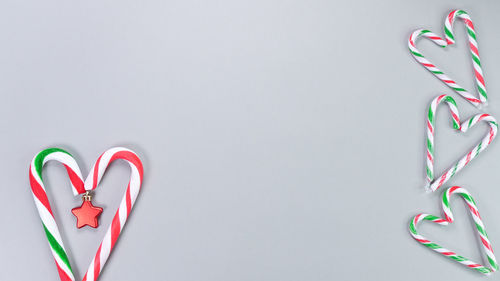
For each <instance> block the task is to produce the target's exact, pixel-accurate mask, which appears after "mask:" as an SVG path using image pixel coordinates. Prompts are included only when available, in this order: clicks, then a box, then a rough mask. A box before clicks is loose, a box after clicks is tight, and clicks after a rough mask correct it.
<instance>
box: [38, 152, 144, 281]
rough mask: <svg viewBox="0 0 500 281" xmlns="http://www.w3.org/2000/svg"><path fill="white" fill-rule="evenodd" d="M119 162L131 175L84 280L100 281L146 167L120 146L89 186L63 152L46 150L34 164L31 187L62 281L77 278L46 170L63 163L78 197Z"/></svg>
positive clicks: (104, 158)
mask: <svg viewBox="0 0 500 281" xmlns="http://www.w3.org/2000/svg"><path fill="white" fill-rule="evenodd" d="M117 159H123V160H125V161H127V162H128V163H129V165H130V167H131V176H130V181H129V184H128V187H127V189H126V191H125V195H124V196H123V198H122V201H121V203H120V206H119V208H118V210H117V212H116V214H115V216H114V218H113V220H112V222H111V225H110V226H109V228H108V230H107V232H106V234H105V236H104V238H103V240H102V242H101V244H100V246H99V248H98V250H97V253H96V255H95V257H94V258H93V260H92V262H91V264H90V266H89V269H88V271H87V273H86V274H85V276H84V278H83V280H84V281H90V280H93V281H96V280H97V278H98V276H99V274H100V273H101V271H102V269H103V267H104V265H105V263H106V261H107V259H108V257H109V255H110V253H111V251H112V250H113V247H114V245H115V243H116V241H117V240H118V237H119V235H120V233H121V231H122V229H123V227H124V225H125V222H126V221H127V218H128V216H129V215H130V212H131V210H132V207H133V206H134V203H135V201H136V199H137V195H138V194H139V191H140V188H141V184H142V178H143V166H142V163H141V161H140V159H139V157H138V156H137V155H136V154H135V153H134V152H133V151H131V150H129V149H126V148H121V147H117V148H112V149H109V150H107V151H106V152H104V153H103V154H102V155H101V156H100V157H99V158H98V160H97V162H96V163H95V165H94V167H93V168H92V170H91V172H90V174H89V176H88V177H87V179H86V180H85V183H84V182H83V180H82V176H81V172H80V169H79V167H78V164H77V163H76V161H75V160H74V158H73V157H72V156H71V155H70V154H69V153H68V152H66V151H64V150H62V149H58V148H50V149H46V150H43V151H42V152H40V153H38V154H37V155H36V156H35V157H34V158H33V161H32V162H31V166H30V184H31V189H32V192H33V197H34V199H35V204H36V206H37V209H38V212H39V214H40V218H41V219H42V223H43V226H44V229H45V233H46V235H47V239H48V240H49V245H50V248H51V251H52V255H53V256H54V259H55V261H56V265H57V269H58V272H59V276H60V279H61V280H62V281H74V280H75V277H74V274H73V271H72V269H71V265H70V262H69V259H68V256H67V253H66V250H65V248H64V245H63V241H62V238H61V235H60V233H59V229H58V227H57V224H56V222H55V218H54V215H53V213H52V209H51V207H50V203H49V200H48V198H47V194H46V192H45V187H44V185H43V181H42V167H43V165H44V164H45V163H46V162H48V161H50V160H57V161H59V162H61V163H62V164H63V165H64V166H65V167H66V170H67V171H68V175H69V177H70V181H71V186H72V189H73V193H74V194H75V195H78V194H84V193H85V192H86V191H90V190H93V189H95V188H96V187H97V185H98V184H99V182H100V181H101V179H102V177H103V175H104V172H105V171H106V168H107V167H108V165H109V164H110V163H111V162H113V161H115V160H117Z"/></svg>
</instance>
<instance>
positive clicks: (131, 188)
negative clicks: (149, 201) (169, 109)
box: [83, 147, 143, 281]
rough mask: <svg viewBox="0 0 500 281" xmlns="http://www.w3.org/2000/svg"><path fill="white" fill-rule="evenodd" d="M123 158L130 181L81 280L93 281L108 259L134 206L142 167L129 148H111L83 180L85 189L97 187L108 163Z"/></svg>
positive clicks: (141, 176)
mask: <svg viewBox="0 0 500 281" xmlns="http://www.w3.org/2000/svg"><path fill="white" fill-rule="evenodd" d="M117 159H123V160H125V161H127V162H128V164H129V165H130V168H131V175H130V181H129V184H128V187H127V190H126V192H125V195H124V196H123V198H122V201H121V203H120V207H119V208H118V210H117V212H116V214H115V216H114V218H113V221H112V222H111V225H110V226H109V228H108V230H107V232H106V234H105V235H104V238H103V240H102V242H101V244H100V245H99V248H98V250H97V253H96V255H95V257H94V258H93V259H92V262H91V263H90V266H89V269H88V270H87V273H86V274H85V277H84V278H83V281H95V280H97V277H99V274H100V273H101V271H102V269H103V267H104V264H105V263H106V261H107V260H108V257H109V254H110V253H111V251H112V250H113V247H114V245H115V243H116V241H117V240H118V236H119V235H120V233H121V231H122V229H123V227H124V225H125V222H126V221H127V218H128V216H129V214H130V211H131V210H132V207H133V206H134V203H135V200H136V198H137V195H138V194H139V191H140V189H141V184H142V178H143V167H142V163H141V160H140V159H139V157H138V156H137V155H136V154H135V153H134V152H133V151H131V150H128V149H126V148H121V147H117V148H112V149H109V150H108V151H106V152H104V153H103V154H102V155H101V156H100V157H99V159H97V162H96V163H95V164H94V166H93V168H92V169H91V171H90V174H89V175H88V177H87V179H86V180H85V189H87V190H92V189H95V188H96V187H97V185H98V184H99V182H100V181H101V179H102V177H103V175H104V172H105V171H106V169H107V168H108V165H109V164H110V163H111V162H113V161H115V160H117Z"/></svg>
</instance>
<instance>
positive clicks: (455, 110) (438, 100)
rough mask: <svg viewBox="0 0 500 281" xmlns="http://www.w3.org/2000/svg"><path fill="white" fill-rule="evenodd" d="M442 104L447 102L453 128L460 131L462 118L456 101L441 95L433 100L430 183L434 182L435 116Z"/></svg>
mask: <svg viewBox="0 0 500 281" xmlns="http://www.w3.org/2000/svg"><path fill="white" fill-rule="evenodd" d="M441 102H446V104H447V105H448V108H449V110H450V113H451V116H452V120H453V128H454V129H457V130H460V117H459V114H458V108H457V104H456V102H455V100H454V99H453V98H452V97H450V96H447V95H440V96H438V97H436V98H435V99H434V100H432V102H431V105H430V106H429V113H428V115H427V162H426V163H427V167H426V170H427V181H428V182H429V183H430V182H432V181H433V180H434V123H435V115H436V110H437V107H438V105H439V104H440V103H441Z"/></svg>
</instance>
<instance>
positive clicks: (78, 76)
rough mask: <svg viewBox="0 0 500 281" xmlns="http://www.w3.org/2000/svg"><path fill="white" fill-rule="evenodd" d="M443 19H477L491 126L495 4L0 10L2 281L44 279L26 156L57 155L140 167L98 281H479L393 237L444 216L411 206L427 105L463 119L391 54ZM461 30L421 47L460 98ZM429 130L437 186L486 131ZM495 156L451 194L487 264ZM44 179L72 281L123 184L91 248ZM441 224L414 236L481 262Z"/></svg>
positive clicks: (467, 69) (423, 203)
mask: <svg viewBox="0 0 500 281" xmlns="http://www.w3.org/2000/svg"><path fill="white" fill-rule="evenodd" d="M454 8H462V9H465V10H466V11H468V12H469V13H470V15H471V17H472V19H473V20H474V23H475V25H476V29H477V33H478V42H479V47H480V53H481V58H482V60H483V65H484V73H485V77H486V82H487V87H488V90H489V94H490V106H489V107H488V108H487V109H486V112H489V113H491V114H493V115H496V116H500V114H499V113H500V94H499V93H500V80H498V79H495V77H497V76H499V75H500V68H499V67H498V66H499V65H500V64H499V61H500V52H499V48H498V44H499V43H500V42H499V37H498V29H497V28H498V13H499V8H500V4H498V3H497V1H493V0H492V1H451V0H449V1H439V3H437V1H431V0H427V1H420V2H419V3H418V5H417V4H416V3H415V2H410V1H396V0H394V1H385V2H384V3H381V2H377V1H342V2H340V1H276V0H271V1H269V0H266V1H259V0H257V1H246V2H241V1H229V0H221V1H191V0H188V1H185V0H182V1H128V0H124V1H107V0H101V1H61V0H58V1H53V0H48V1H25V0H6V1H2V2H0V38H1V39H0V40H1V44H0V93H1V97H2V99H1V102H0V125H1V126H0V130H1V136H2V138H1V140H0V142H1V147H2V158H3V161H1V162H0V171H1V172H2V184H1V187H0V190H1V204H0V214H1V215H0V218H1V221H2V231H0V241H2V242H1V243H0V245H1V246H0V265H1V266H0V267H1V270H0V280H21V281H22V280H34V279H36V280H57V279H58V275H57V271H56V268H55V265H54V262H53V260H52V257H51V254H50V251H49V247H48V245H47V242H46V238H45V236H44V234H43V231H42V227H41V223H40V220H39V217H38V214H37V211H36V208H35V205H34V203H33V199H32V196H31V192H30V187H29V182H28V166H29V163H30V161H31V158H32V157H33V156H34V155H35V154H36V153H37V152H38V151H40V150H42V149H44V148H47V147H51V146H58V147H62V148H65V149H67V150H69V151H70V152H71V153H73V154H74V155H75V156H76V157H77V160H78V163H79V164H80V165H81V167H82V170H83V173H84V174H87V173H88V170H89V168H90V165H92V163H93V162H94V161H95V159H96V158H97V157H98V156H99V154H100V153H102V152H103V151H104V150H106V149H107V148H110V147H112V146H115V145H122V146H127V147H129V148H131V149H133V150H135V151H136V152H137V153H138V154H139V155H140V156H141V158H142V159H143V161H144V166H145V180H144V185H143V191H142V193H141V194H140V196H139V199H138V201H137V204H136V205H135V208H134V212H133V213H132V216H131V218H130V220H129V221H128V224H127V226H126V227H125V230H124V232H123V235H122V236H121V237H120V240H119V243H118V244H117V247H116V249H115V251H114V252H113V254H112V256H111V258H110V260H109V261H108V263H107V265H106V267H105V269H104V272H103V274H102V276H101V278H100V280H102V281H106V280H122V281H126V280H172V281H209V280H214V281H215V280H217V281H221V280H228V281H229V280H241V281H246V280H249V281H250V280H252V281H257V280H259V281H261V280H273V281H274V280H276V281H278V280H280V281H285V280H286V281H304V280H313V281H321V280H444V279H448V280H452V279H454V278H456V279H455V280H466V279H467V280H474V279H475V280H478V279H479V278H481V277H482V276H481V275H480V274H478V273H476V272H474V271H472V270H470V269H467V268H465V267H463V266H461V265H458V264H456V263H454V262H451V261H449V260H447V259H446V258H444V257H442V256H439V255H438V254H435V253H433V252H431V251H430V250H428V249H426V248H425V247H423V246H421V245H419V244H418V243H417V242H415V241H414V240H413V239H412V238H411V237H410V235H409V234H408V230H407V224H408V222H409V220H410V219H411V217H413V216H414V215H415V214H417V213H418V212H422V211H424V212H429V213H433V214H437V215H439V214H441V209H440V197H441V191H439V192H436V193H434V194H426V193H424V192H423V188H422V186H423V185H424V149H425V146H424V139H425V137H424V133H425V117H426V115H425V114H426V111H427V106H428V103H429V102H430V101H431V100H432V98H433V97H434V96H436V95H437V94H440V93H447V94H451V95H453V97H456V98H457V100H458V102H459V106H460V108H461V114H462V116H463V117H464V118H466V117H469V116H471V115H472V114H475V113H477V112H478V111H477V110H475V109H474V108H473V107H472V106H471V105H469V104H467V103H466V102H464V101H463V99H461V98H458V96H457V95H456V94H454V93H453V92H452V91H451V90H450V89H448V88H447V87H446V86H444V85H443V84H442V83H441V82H440V81H438V80H437V79H435V78H434V77H433V76H432V75H431V74H430V73H428V72H427V71H426V70H425V69H423V68H422V67H421V66H420V65H418V64H417V63H416V62H415V61H414V60H413V58H412V57H411V56H410V55H409V53H408V51H407V47H406V44H407V38H408V36H409V34H410V33H411V31H412V30H414V29H415V28H419V27H428V28H431V29H432V30H434V31H435V32H437V33H439V34H442V29H443V27H442V26H443V22H444V18H445V16H446V15H447V14H448V12H449V11H451V10H452V9H454ZM456 32H457V33H456V34H457V44H456V46H454V47H450V48H447V49H445V50H442V49H440V48H438V47H436V46H434V45H433V44H432V43H430V42H426V41H425V40H424V41H420V43H419V47H420V48H421V49H422V51H423V52H424V53H425V54H428V56H429V58H430V59H432V60H433V61H435V62H436V64H438V65H439V66H442V69H443V70H444V71H445V72H447V73H449V74H450V76H452V77H454V78H456V80H457V81H459V82H461V84H463V85H464V86H465V87H467V88H469V89H471V88H472V87H473V85H474V84H473V79H472V75H471V63H470V57H469V54H468V49H467V47H466V46H467V44H466V39H465V32H464V25H463V24H462V23H460V24H459V25H458V27H457V29H456ZM437 130H438V135H437V140H436V146H437V151H436V154H437V164H436V166H437V169H438V171H442V170H443V169H444V168H446V167H448V166H449V165H450V164H451V163H452V162H453V161H455V160H456V159H458V157H459V156H461V155H462V154H464V153H465V151H466V150H467V149H469V148H470V147H471V146H472V145H473V144H474V143H475V142H477V140H478V139H479V138H480V137H481V136H482V135H483V134H484V133H485V132H486V130H487V129H486V126H485V125H481V126H479V127H478V128H474V129H473V130H471V131H470V132H469V133H468V134H466V135H462V134H458V133H456V132H454V131H453V130H452V129H451V127H450V120H449V118H448V115H447V113H446V112H445V111H444V110H440V112H439V114H438V121H437ZM495 155H497V156H498V155H500V145H499V144H498V141H496V142H494V143H493V145H492V146H491V147H489V148H488V149H487V150H486V151H485V153H484V154H482V155H481V156H479V158H478V159H476V160H474V161H473V162H472V164H471V165H470V166H468V167H466V168H465V169H464V170H463V171H462V172H460V173H459V174H458V175H457V176H456V177H454V178H453V179H452V181H451V182H450V185H451V184H460V185H462V186H463V187H466V188H468V189H469V190H470V192H471V193H472V194H473V195H474V196H475V198H476V201H477V202H478V205H479V209H480V211H481V214H482V216H483V218H484V221H485V224H486V226H487V230H488V232H489V234H490V238H491V240H492V243H493V246H494V248H496V249H500V220H499V219H498V218H499V216H498V214H499V213H500V204H498V202H499V201H498V200H499V198H500V189H499V188H498V183H499V182H500V173H499V172H498V171H499V169H500V164H499V163H498V160H497V159H498V157H495ZM44 171H45V172H44V177H45V178H46V180H47V186H48V190H49V195H50V199H51V200H52V204H53V205H54V209H55V212H56V217H57V219H58V221H59V222H60V223H59V224H60V228H61V230H62V232H63V236H64V239H65V241H66V246H67V248H69V249H70V258H71V260H72V264H73V267H74V270H75V272H76V275H77V279H78V280H80V279H81V277H82V276H83V273H84V272H85V270H86V269H87V266H88V263H89V261H90V259H91V257H92V256H93V255H94V252H95V250H96V248H97V246H98V244H99V241H100V240H101V239H102V236H103V234H104V231H105V229H106V228H107V225H108V224H109V223H110V220H111V217H112V216H113V214H114V212H115V209H116V207H117V206H118V202H119V200H120V198H121V196H122V193H123V190H124V189H125V185H126V183H127V181H128V176H129V168H128V166H127V165H126V164H125V163H123V162H120V163H116V164H113V166H112V167H111V169H110V170H109V173H108V174H107V175H106V177H105V179H104V181H103V182H102V184H101V186H100V187H99V189H98V190H97V192H96V194H95V200H94V202H95V203H96V204H97V205H100V206H103V207H104V208H105V212H104V215H103V216H102V219H101V223H102V225H103V227H101V228H99V229H98V230H92V229H89V228H86V229H83V230H77V229H76V227H75V226H74V224H75V221H74V218H73V216H72V214H71V213H70V209H71V208H73V207H75V206H77V205H79V204H80V202H81V199H80V197H73V196H72V193H71V190H70V187H69V182H68V179H67V177H66V175H65V171H64V169H63V168H62V167H61V165H57V164H55V163H51V164H49V165H47V166H46V169H45V170H44ZM447 186H449V185H447ZM452 206H453V207H454V209H455V213H456V218H457V221H456V223H455V224H453V225H451V226H450V227H448V228H442V227H438V226H434V225H430V224H425V225H423V226H422V228H421V229H422V232H423V233H424V234H426V235H427V236H428V237H429V238H431V239H434V240H436V241H437V242H440V243H441V244H442V245H444V246H447V247H449V248H450V249H454V250H456V251H458V252H459V253H461V254H463V255H465V256H467V257H470V258H473V259H474V260H476V261H481V255H480V251H479V250H478V244H477V239H476V235H475V232H474V230H473V228H472V227H471V219H470V217H469V215H468V213H467V211H466V209H465V207H464V204H463V203H462V202H460V200H457V199H455V200H453V203H452ZM495 243H496V244H495ZM493 278H494V279H498V278H499V277H498V274H497V275H494V276H493Z"/></svg>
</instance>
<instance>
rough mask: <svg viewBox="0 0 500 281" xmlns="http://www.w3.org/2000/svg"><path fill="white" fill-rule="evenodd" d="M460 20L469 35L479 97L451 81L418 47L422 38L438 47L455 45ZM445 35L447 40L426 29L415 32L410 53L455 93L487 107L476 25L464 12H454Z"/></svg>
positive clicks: (447, 23) (409, 45)
mask: <svg viewBox="0 0 500 281" xmlns="http://www.w3.org/2000/svg"><path fill="white" fill-rule="evenodd" d="M457 18H459V19H462V20H463V21H464V23H465V26H466V28H467V34H468V38H469V49H470V53H471V58H472V65H473V69H474V77H475V80H476V86H477V91H478V93H479V95H478V96H479V97H477V96H475V95H473V94H471V93H469V92H468V91H467V90H466V89H464V88H463V87H462V86H460V85H459V84H458V83H457V82H455V80H453V79H451V78H450V77H449V76H448V75H446V74H444V73H443V72H442V71H441V70H440V69H439V68H438V67H436V65H434V64H433V63H432V62H430V61H429V60H428V59H427V58H426V57H425V56H424V55H423V54H422V53H421V52H420V51H419V50H418V49H417V47H416V41H417V39H418V38H420V37H424V38H427V39H429V40H431V41H432V42H434V43H436V44H437V45H438V46H441V47H443V48H444V47H446V46H449V45H452V44H454V43H455V36H454V33H453V24H454V23H455V20H456V19H457ZM444 34H445V39H443V38H441V37H440V36H438V35H436V34H435V33H432V32H431V31H429V30H426V29H418V30H415V31H414V32H413V33H412V34H411V35H410V39H409V40H408V47H409V49H410V53H411V54H412V56H413V57H414V58H415V60H417V61H418V62H419V63H420V64H422V65H423V66H424V67H425V68H427V69H428V70H429V71H430V72H431V73H433V74H434V75H435V76H436V77H437V78H439V79H440V80H441V81H443V82H444V83H445V84H446V85H448V86H449V87H450V88H451V89H453V90H454V91H455V92H457V93H458V94H460V95H461V96H462V97H464V98H465V99H467V100H468V101H469V102H471V103H472V104H473V105H475V106H480V105H481V104H484V105H486V104H487V101H488V96H487V93H486V86H485V84H484V76H483V70H482V68H481V61H480V58H479V51H478V46H477V41H476V32H475V30H474V24H473V23H472V20H471V18H470V17H469V15H468V14H467V13H466V12H465V11H462V10H454V11H452V12H451V13H450V14H449V15H448V16H447V17H446V20H445V26H444Z"/></svg>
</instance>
